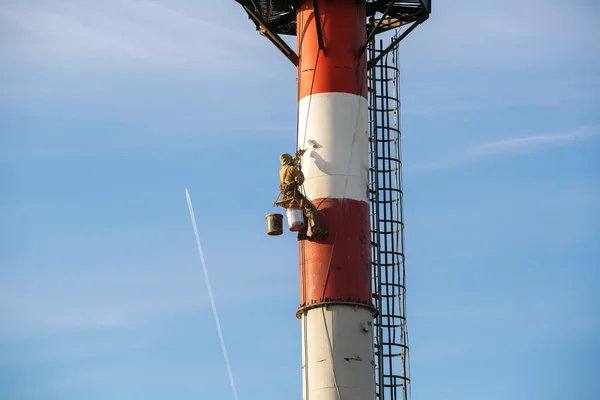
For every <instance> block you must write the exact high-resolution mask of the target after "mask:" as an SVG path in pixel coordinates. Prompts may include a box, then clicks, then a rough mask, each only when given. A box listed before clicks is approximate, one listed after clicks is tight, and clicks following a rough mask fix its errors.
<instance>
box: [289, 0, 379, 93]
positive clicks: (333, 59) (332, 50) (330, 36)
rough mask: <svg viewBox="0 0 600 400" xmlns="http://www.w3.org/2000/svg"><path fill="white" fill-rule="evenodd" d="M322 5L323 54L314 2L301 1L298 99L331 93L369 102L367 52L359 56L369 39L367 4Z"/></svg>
mask: <svg viewBox="0 0 600 400" xmlns="http://www.w3.org/2000/svg"><path fill="white" fill-rule="evenodd" d="M318 4H319V13H320V19H321V27H322V32H323V42H324V49H323V51H321V50H320V49H319V39H318V35H317V26H316V23H315V13H314V7H313V0H301V1H300V6H299V7H298V11H297V14H296V26H297V28H296V29H297V31H296V33H297V37H298V40H297V50H298V55H299V56H300V63H299V65H298V81H299V83H298V99H302V98H303V97H305V96H309V95H310V94H311V93H312V94H317V93H329V92H338V93H350V94H355V95H361V96H363V97H365V98H366V97H367V64H366V52H364V53H363V54H362V55H361V56H360V57H359V56H358V50H359V49H360V47H361V46H362V45H363V44H364V43H365V41H366V39H367V28H366V2H365V0H352V1H350V0H319V2H318ZM317 56H318V60H317ZM315 67H316V68H315ZM313 78H314V84H313Z"/></svg>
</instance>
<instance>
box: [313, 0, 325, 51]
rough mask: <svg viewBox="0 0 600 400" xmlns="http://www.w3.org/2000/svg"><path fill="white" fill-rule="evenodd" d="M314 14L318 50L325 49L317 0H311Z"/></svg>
mask: <svg viewBox="0 0 600 400" xmlns="http://www.w3.org/2000/svg"><path fill="white" fill-rule="evenodd" d="M313 6H314V10H315V11H314V13H315V24H316V25H317V39H318V40H319V49H320V50H323V49H324V48H325V43H323V30H322V28H321V14H320V13H319V0H313Z"/></svg>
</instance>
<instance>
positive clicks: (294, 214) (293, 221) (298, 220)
mask: <svg viewBox="0 0 600 400" xmlns="http://www.w3.org/2000/svg"><path fill="white" fill-rule="evenodd" d="M285 213H286V215H287V220H288V226H289V227H290V231H292V232H298V231H301V230H303V229H304V213H303V212H302V209H301V208H300V207H290V208H288V209H287V210H286V211H285Z"/></svg>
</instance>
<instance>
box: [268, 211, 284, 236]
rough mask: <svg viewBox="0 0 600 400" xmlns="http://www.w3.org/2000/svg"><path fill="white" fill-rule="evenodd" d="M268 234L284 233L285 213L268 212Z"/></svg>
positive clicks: (277, 234)
mask: <svg viewBox="0 0 600 400" xmlns="http://www.w3.org/2000/svg"><path fill="white" fill-rule="evenodd" d="M267 235H269V236H279V235H283V215H282V214H267Z"/></svg>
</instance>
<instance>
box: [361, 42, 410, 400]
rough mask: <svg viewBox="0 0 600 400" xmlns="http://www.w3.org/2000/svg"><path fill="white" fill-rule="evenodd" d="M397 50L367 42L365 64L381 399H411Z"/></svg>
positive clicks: (376, 333)
mask: <svg viewBox="0 0 600 400" xmlns="http://www.w3.org/2000/svg"><path fill="white" fill-rule="evenodd" d="M394 39H396V38H392V39H391V41H392V43H393V42H394ZM398 54H399V51H398V44H397V43H396V44H395V46H394V47H393V48H392V49H391V50H390V49H389V45H386V46H384V44H383V41H382V40H378V41H374V40H373V41H371V42H369V44H368V46H367V56H368V57H369V59H370V60H377V59H378V60H377V61H376V63H375V64H374V65H373V68H371V69H369V72H368V89H369V156H370V165H369V203H370V208H371V245H372V247H371V248H372V271H373V272H372V275H373V281H372V290H373V300H374V304H375V306H376V308H377V310H378V313H377V315H376V316H375V319H374V328H375V332H374V350H375V362H376V390H377V398H378V399H379V400H382V399H383V400H408V399H410V385H409V383H410V368H409V367H410V363H409V347H408V331H407V326H406V299H405V293H406V285H405V278H406V273H405V265H404V215H403V207H402V206H403V204H402V201H403V199H402V197H403V191H402V157H401V143H400V142H401V131H400V100H399V89H400V79H399V78H400V70H399V66H398V64H399V61H398Z"/></svg>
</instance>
